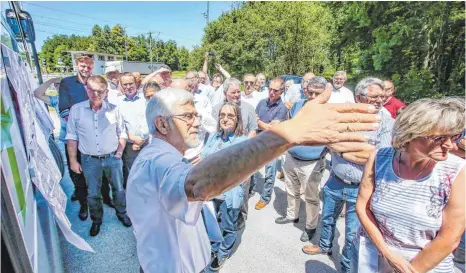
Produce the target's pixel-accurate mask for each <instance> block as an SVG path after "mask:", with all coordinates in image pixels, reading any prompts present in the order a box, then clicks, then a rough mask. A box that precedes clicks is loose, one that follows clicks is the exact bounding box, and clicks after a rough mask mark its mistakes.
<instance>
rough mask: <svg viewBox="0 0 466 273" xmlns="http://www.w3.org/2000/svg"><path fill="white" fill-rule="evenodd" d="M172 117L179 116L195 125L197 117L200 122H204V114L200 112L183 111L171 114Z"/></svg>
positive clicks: (189, 123) (180, 118)
mask: <svg viewBox="0 0 466 273" xmlns="http://www.w3.org/2000/svg"><path fill="white" fill-rule="evenodd" d="M171 117H174V118H178V119H179V120H182V121H184V122H186V123H187V124H188V125H193V124H194V121H195V120H196V118H198V119H199V122H202V115H200V114H198V113H183V114H178V115H171Z"/></svg>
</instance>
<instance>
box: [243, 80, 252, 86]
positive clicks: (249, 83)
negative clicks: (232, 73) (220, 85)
mask: <svg viewBox="0 0 466 273" xmlns="http://www.w3.org/2000/svg"><path fill="white" fill-rule="evenodd" d="M253 84H254V82H249V81H245V82H244V85H253Z"/></svg>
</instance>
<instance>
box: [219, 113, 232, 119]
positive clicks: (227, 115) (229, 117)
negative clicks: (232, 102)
mask: <svg viewBox="0 0 466 273" xmlns="http://www.w3.org/2000/svg"><path fill="white" fill-rule="evenodd" d="M218 116H219V118H220V119H224V118H225V117H226V118H227V119H230V120H234V119H236V115H234V114H226V115H225V113H220V115H218Z"/></svg>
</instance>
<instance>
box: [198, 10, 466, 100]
mask: <svg viewBox="0 0 466 273" xmlns="http://www.w3.org/2000/svg"><path fill="white" fill-rule="evenodd" d="M464 33H465V7H464V2H380V1H373V2H327V3H319V2H246V3H245V4H243V5H241V6H239V7H238V8H236V9H234V10H232V11H231V12H229V13H225V14H223V15H222V16H220V17H219V19H218V20H215V21H212V22H211V23H210V24H209V25H208V26H207V28H206V30H205V36H204V39H203V42H202V45H201V46H199V47H197V48H195V49H194V50H193V51H192V52H191V56H190V61H189V64H190V65H189V67H190V68H195V69H199V68H200V67H201V66H202V62H203V59H204V52H205V51H213V52H215V53H217V54H219V57H216V58H213V60H212V61H211V62H210V67H209V70H210V71H215V68H214V67H213V65H214V63H215V62H218V63H221V64H222V65H223V66H224V67H225V68H226V69H227V70H228V71H229V72H230V73H231V74H232V75H234V76H237V77H241V76H242V75H243V74H244V73H258V72H264V73H265V74H266V75H267V76H268V77H273V76H276V75H280V74H286V73H290V74H298V75H302V74H304V73H305V72H307V71H313V72H314V73H316V74H320V75H323V76H325V77H326V78H330V77H331V76H332V75H333V73H334V72H335V71H336V70H346V71H347V72H348V75H349V76H350V83H349V84H350V85H355V84H356V83H357V81H358V80H360V79H362V78H363V77H366V76H376V77H380V78H383V79H392V80H393V81H394V82H395V84H396V87H397V96H399V97H400V98H401V99H403V100H405V101H406V102H412V101H414V100H416V99H418V98H421V97H440V96H444V95H464V88H465V86H464V85H465V84H464V82H465V77H464V72H465V62H464V58H465V49H464V44H465V34H464Z"/></svg>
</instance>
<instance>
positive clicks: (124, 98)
mask: <svg viewBox="0 0 466 273" xmlns="http://www.w3.org/2000/svg"><path fill="white" fill-rule="evenodd" d="M140 98H141V97H140V96H139V93H136V95H134V97H133V99H129V98H128V97H127V96H126V95H124V97H123V101H136V100H139V99H140Z"/></svg>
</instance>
